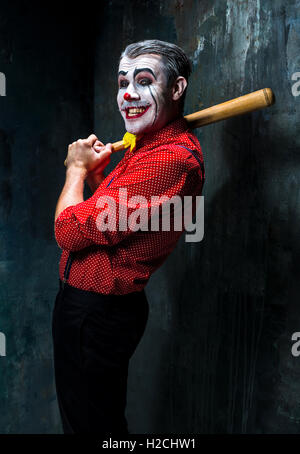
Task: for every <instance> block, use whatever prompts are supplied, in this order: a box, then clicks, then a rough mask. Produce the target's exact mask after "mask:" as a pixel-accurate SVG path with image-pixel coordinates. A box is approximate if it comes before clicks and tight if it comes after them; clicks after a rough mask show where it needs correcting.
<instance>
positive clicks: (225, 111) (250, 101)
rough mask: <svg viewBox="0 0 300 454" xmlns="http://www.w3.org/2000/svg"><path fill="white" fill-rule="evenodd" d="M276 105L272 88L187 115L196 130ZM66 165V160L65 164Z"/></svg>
mask: <svg viewBox="0 0 300 454" xmlns="http://www.w3.org/2000/svg"><path fill="white" fill-rule="evenodd" d="M274 103H275V95H274V93H273V91H272V89H271V88H262V89H261V90H257V91H253V92H252V93H248V94H247V95H243V96H239V97H238V98H234V99H230V100H229V101H225V102H222V103H221V104H216V105H215V106H212V107H208V108H207V109H203V110H199V111H198V112H194V113H192V114H189V115H186V116H185V117H184V118H185V119H186V121H187V123H188V126H189V128H191V129H195V128H200V127H201V126H205V125H209V124H212V123H217V122H218V121H221V120H226V119H227V118H232V117H236V116H237V115H243V114H246V113H249V112H253V111H254V110H259V109H264V108H265V107H269V106H271V105H272V104H274ZM121 150H124V142H123V140H119V141H118V142H114V143H113V144H112V151H113V152H116V151H121ZM64 164H65V165H66V160H65V162H64Z"/></svg>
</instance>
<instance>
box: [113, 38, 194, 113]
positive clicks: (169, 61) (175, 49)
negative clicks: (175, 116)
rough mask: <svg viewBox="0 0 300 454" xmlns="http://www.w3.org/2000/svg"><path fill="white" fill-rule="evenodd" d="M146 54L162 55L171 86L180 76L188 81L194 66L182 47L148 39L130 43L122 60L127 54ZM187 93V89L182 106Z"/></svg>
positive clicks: (131, 56)
mask: <svg viewBox="0 0 300 454" xmlns="http://www.w3.org/2000/svg"><path fill="white" fill-rule="evenodd" d="M144 54H157V55H161V56H162V59H163V63H164V67H165V71H166V74H167V81H168V86H169V87H170V86H172V85H173V83H174V82H175V80H176V79H177V77H178V76H183V77H184V78H185V79H186V81H187V82H188V79H189V76H190V74H191V72H192V66H191V63H190V61H189V59H188V57H187V55H186V54H185V52H184V51H183V50H182V49H181V47H179V46H176V44H172V43H168V42H166V41H160V40H159V39H147V40H145V41H139V42H137V43H132V44H129V45H128V46H127V47H126V48H125V50H124V51H123V52H122V54H121V57H120V60H121V59H122V58H123V57H125V56H126V57H129V58H136V57H138V56H139V55H144ZM185 94H186V90H185V91H184V93H183V95H182V97H181V102H182V107H183V102H184V98H185Z"/></svg>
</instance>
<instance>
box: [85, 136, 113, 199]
mask: <svg viewBox="0 0 300 454" xmlns="http://www.w3.org/2000/svg"><path fill="white" fill-rule="evenodd" d="M93 148H94V150H95V151H96V152H97V153H103V154H104V152H105V151H106V152H109V154H108V155H107V156H106V157H104V158H103V161H101V162H100V164H99V165H97V167H96V168H95V169H94V170H93V171H91V172H89V173H88V175H87V178H86V182H87V183H88V185H89V187H90V189H91V191H92V192H95V190H96V189H97V188H98V186H99V185H100V184H101V183H102V181H103V180H104V179H105V175H104V173H103V171H104V169H105V167H106V166H107V165H108V163H109V162H110V156H111V153H112V146H111V144H110V143H108V144H107V145H104V144H103V143H102V142H100V140H96V142H95V143H94V145H93Z"/></svg>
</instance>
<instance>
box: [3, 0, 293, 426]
mask: <svg viewBox="0 0 300 454" xmlns="http://www.w3.org/2000/svg"><path fill="white" fill-rule="evenodd" d="M20 5H22V3H21V2H20V4H19V5H18V6H16V5H15V4H14V3H10V4H9V6H5V8H3V9H2V14H1V21H0V72H4V73H5V75H6V79H7V96H6V97H0V106H1V108H0V154H1V160H0V187H1V190H2V197H1V203H0V213H1V217H0V222H1V231H0V232H1V233H0V244H1V249H0V253H1V257H0V279H1V287H0V331H2V332H4V333H5V334H6V338H7V356H6V357H1V358H0V408H1V412H0V433H27V432H40V433H48V432H59V431H61V427H60V421H59V417H58V413H57V406H56V400H55V390H54V384H53V368H52V343H51V325H50V323H51V311H52V306H53V303H54V298H55V294H56V291H57V277H58V274H57V263H58V259H59V254H60V251H59V249H58V248H57V246H56V244H55V241H54V237H53V215H54V209H55V203H56V200H57V197H58V195H59V192H60V189H61V187H62V184H63V178H64V167H63V164H62V163H63V160H64V157H65V153H66V150H67V145H68V143H70V142H72V141H73V140H75V139H77V138H79V137H84V136H87V135H88V134H89V133H90V132H91V130H93V129H94V130H95V132H96V133H97V134H98V135H99V137H101V138H102V139H103V140H104V141H114V140H118V139H119V138H121V136H122V135H123V133H124V129H123V124H122V120H121V118H120V116H119V113H118V110H117V105H116V101H115V97H116V90H117V85H116V70H117V65H118V58H119V54H120V52H121V50H122V49H123V47H124V46H125V45H126V44H127V43H129V42H132V41H136V40H139V39H143V38H153V37H156V38H160V39H164V40H169V41H173V42H176V43H178V44H179V45H181V46H182V47H183V48H184V49H185V50H186V51H187V53H188V54H189V56H190V57H191V59H192V61H193V64H194V73H193V76H192V78H191V83H190V87H189V92H188V97H187V104H186V112H192V111H195V110H199V109H200V108H202V107H208V106H210V105H213V104H216V103H219V102H222V101H225V100H227V99H230V98H234V97H236V96H239V95H241V94H244V93H247V92H250V91H254V90H257V89H260V88H263V87H268V86H269V87H271V88H273V90H274V92H275V94H276V98H277V102H276V105H275V106H273V107H272V108H269V109H266V110H263V111H260V112H256V113H253V114H251V115H246V116H243V117H239V118H236V119H232V120H227V121H224V122H221V123H218V124H215V125H211V126H207V127H205V128H203V129H201V130H198V131H197V135H198V137H199V139H200V142H201V145H202V148H203V153H204V158H205V165H206V182H205V186H204V193H203V195H204V196H205V234H204V239H203V241H202V242H200V243H187V242H185V241H184V237H182V239H181V241H180V242H179V244H178V246H177V248H176V250H175V251H174V252H173V254H172V255H171V256H170V257H169V258H168V260H167V261H166V262H165V264H164V265H163V266H162V268H161V269H160V270H158V271H157V272H156V273H155V274H154V275H153V277H152V278H151V281H150V282H149V284H148V286H147V288H146V292H147V296H148V299H149V304H150V318H149V322H148V326H147V329H146V333H145V335H144V338H143V339H142V342H141V344H140V345H139V347H138V349H137V351H136V353H135V355H134V357H133V359H132V363H131V366H130V374H129V390H128V409H127V415H128V421H129V427H130V430H131V431H132V432H134V433H155V432H160V433H176V432H179V433H192V432H194V433H218V432H229V433H232V432H244V433H247V432H248V433H253V432H256V433H273V432H274V433H294V432H298V431H299V423H300V407H299V396H300V384H299V382H298V380H297V377H298V376H299V372H300V358H296V357H293V356H292V354H291V345H292V342H291V339H290V338H291V335H292V333H293V332H295V331H300V309H299V307H298V300H299V297H298V295H299V290H300V288H299V287H300V284H299V281H300V280H299V272H298V264H299V259H300V237H299V228H298V225H299V218H300V213H299V174H300V168H299V166H300V159H299V156H300V155H299V146H300V137H299V132H298V131H297V126H298V123H297V119H298V118H299V103H300V96H299V97H294V96H293V95H292V92H291V87H292V84H293V83H294V82H293V81H292V80H291V76H292V74H293V73H295V72H297V71H300V57H299V55H300V54H299V49H300V21H299V12H300V2H299V1H298V0H290V1H283V0H278V1H274V0H273V1H271V0H264V1H260V0H248V1H247V0H244V1H239V0H227V1H226V0H218V1H211V0H210V1H208V0H207V1H191V0H189V1H184V0H178V1H176V2H175V1H170V0H168V1H164V2H162V1H161V2H159V1H155V0H148V1H146V0H138V1H137V0H136V1H133V0H131V1H126V2H125V1H123V0H111V1H110V2H106V3H103V2H102V6H103V11H101V8H100V7H99V8H98V10H97V11H95V10H94V9H91V8H90V6H89V5H88V3H86V4H85V8H83V7H80V8H79V7H78V9H74V7H73V8H72V10H71V9H68V8H67V7H63V6H61V7H60V8H54V7H53V6H52V7H45V5H43V7H42V6H33V3H31V4H30V5H27V6H20ZM25 5H26V4H25ZM94 44H95V48H94ZM93 80H94V84H93ZM93 100H94V104H92V101H93ZM93 110H94V112H93ZM121 156H122V153H119V154H118V155H116V156H114V159H113V160H112V163H111V167H112V166H113V165H114V164H115V163H116V162H117V160H119V159H120V158H121Z"/></svg>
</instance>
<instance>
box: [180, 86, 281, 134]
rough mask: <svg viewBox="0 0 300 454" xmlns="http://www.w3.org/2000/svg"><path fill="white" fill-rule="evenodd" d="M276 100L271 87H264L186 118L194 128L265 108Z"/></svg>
mask: <svg viewBox="0 0 300 454" xmlns="http://www.w3.org/2000/svg"><path fill="white" fill-rule="evenodd" d="M274 102H275V96H274V93H273V91H272V90H271V88H263V89H262V90H257V91H254V92H252V93H248V94H247V95H244V96H240V97H238V98H235V99H231V100H230V101H226V102H223V103H221V104H217V105H216V106H212V107H209V108H208V109H203V110H200V111H199V112H195V113H192V114H190V115H186V116H185V117H184V118H185V119H186V120H187V122H188V125H189V127H190V128H191V129H194V128H199V127H200V126H205V125H209V124H211V123H216V122H218V121H221V120H225V119H227V118H232V117H235V116H237V115H242V114H245V113H249V112H253V111H254V110H259V109H263V108H265V107H268V106H271V105H272V104H274Z"/></svg>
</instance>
